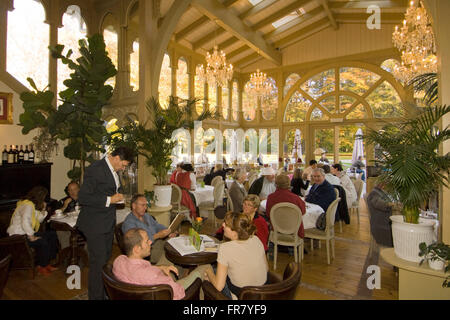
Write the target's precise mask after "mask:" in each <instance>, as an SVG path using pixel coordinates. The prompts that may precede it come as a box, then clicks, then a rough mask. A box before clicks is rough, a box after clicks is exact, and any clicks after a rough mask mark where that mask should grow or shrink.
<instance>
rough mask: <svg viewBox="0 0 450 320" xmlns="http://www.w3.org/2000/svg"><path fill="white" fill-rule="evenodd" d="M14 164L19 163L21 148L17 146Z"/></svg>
mask: <svg viewBox="0 0 450 320" xmlns="http://www.w3.org/2000/svg"><path fill="white" fill-rule="evenodd" d="M14 163H15V164H18V163H19V146H18V145H17V144H16V147H15V148H14Z"/></svg>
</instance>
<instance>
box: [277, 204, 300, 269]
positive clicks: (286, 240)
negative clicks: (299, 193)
mask: <svg viewBox="0 0 450 320" xmlns="http://www.w3.org/2000/svg"><path fill="white" fill-rule="evenodd" d="M270 222H271V224H272V227H273V230H272V231H270V235H269V241H270V242H273V244H274V255H273V269H274V270H276V269H277V255H278V245H282V246H290V247H294V259H295V262H300V263H301V261H302V258H303V239H302V238H300V237H299V236H298V229H299V228H300V225H301V224H302V212H301V211H300V208H299V207H298V206H296V205H295V204H293V203H290V202H280V203H277V204H275V205H274V206H273V207H272V209H271V210H270ZM297 250H298V255H297ZM299 259H300V261H299Z"/></svg>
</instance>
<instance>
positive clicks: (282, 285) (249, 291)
mask: <svg viewBox="0 0 450 320" xmlns="http://www.w3.org/2000/svg"><path fill="white" fill-rule="evenodd" d="M301 277H302V272H301V265H300V264H298V263H296V262H290V263H289V264H288V265H287V266H286V269H284V274H283V280H282V281H280V282H276V283H271V284H266V285H263V286H248V287H244V288H242V291H241V294H240V296H239V300H293V299H294V297H295V292H296V290H297V287H298V285H299V284H300V280H301Z"/></svg>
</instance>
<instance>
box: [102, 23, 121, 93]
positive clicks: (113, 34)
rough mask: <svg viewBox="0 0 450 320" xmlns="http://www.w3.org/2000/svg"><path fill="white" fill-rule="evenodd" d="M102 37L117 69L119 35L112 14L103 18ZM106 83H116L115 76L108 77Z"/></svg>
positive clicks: (113, 84) (112, 84)
mask: <svg viewBox="0 0 450 320" xmlns="http://www.w3.org/2000/svg"><path fill="white" fill-rule="evenodd" d="M102 30H103V38H104V39H105V45H106V51H107V52H108V56H109V58H110V59H111V61H112V63H113V64H114V66H115V67H116V69H117V66H118V57H119V55H118V50H119V37H118V32H117V30H118V24H117V23H116V20H115V18H114V16H113V15H112V14H108V15H107V16H106V17H105V19H104V20H103V27H102ZM106 84H109V85H110V86H113V87H114V86H115V85H116V77H113V78H109V79H108V80H107V81H106Z"/></svg>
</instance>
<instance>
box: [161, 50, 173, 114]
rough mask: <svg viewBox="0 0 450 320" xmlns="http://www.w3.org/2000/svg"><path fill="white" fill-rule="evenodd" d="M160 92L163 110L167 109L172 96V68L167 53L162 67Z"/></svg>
mask: <svg viewBox="0 0 450 320" xmlns="http://www.w3.org/2000/svg"><path fill="white" fill-rule="evenodd" d="M158 92H159V103H160V104H161V106H162V107H163V108H164V107H167V103H168V101H169V96H170V95H171V94H172V68H171V67H170V57H169V55H168V54H167V53H165V54H164V59H163V62H162V66H161V73H160V75H159V85H158Z"/></svg>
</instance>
